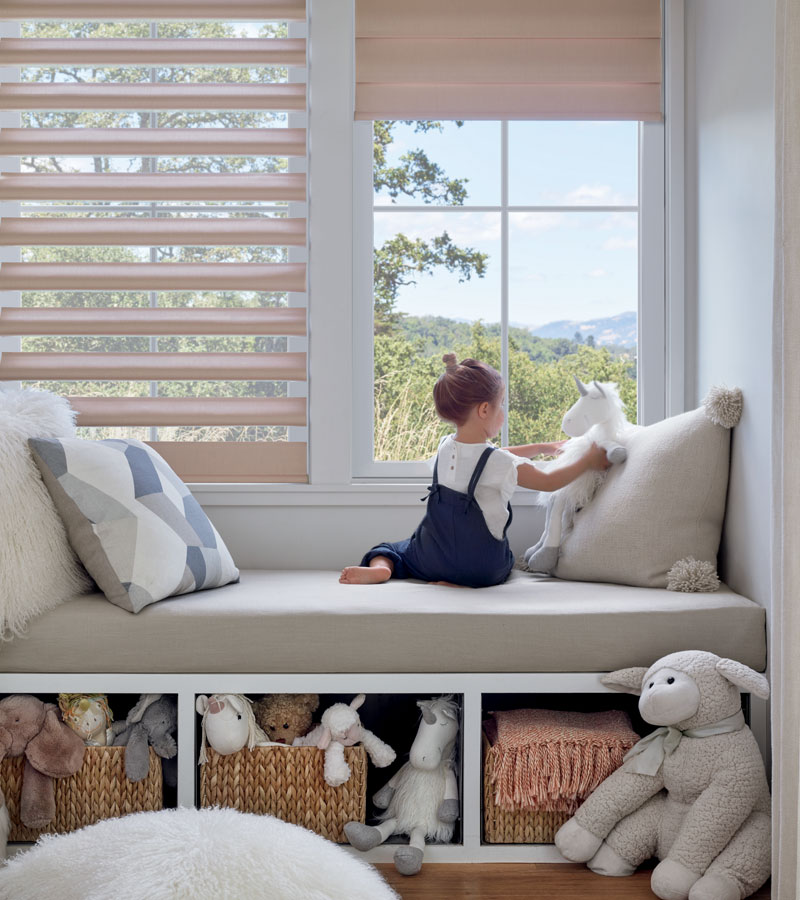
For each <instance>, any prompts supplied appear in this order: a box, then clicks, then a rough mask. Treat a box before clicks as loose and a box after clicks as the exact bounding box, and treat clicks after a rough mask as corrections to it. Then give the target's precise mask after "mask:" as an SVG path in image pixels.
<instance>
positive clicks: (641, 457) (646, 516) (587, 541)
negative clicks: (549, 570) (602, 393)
mask: <svg viewBox="0 0 800 900" xmlns="http://www.w3.org/2000/svg"><path fill="white" fill-rule="evenodd" d="M730 440H731V436H730V431H729V430H728V428H725V427H722V425H719V424H714V422H712V421H711V419H710V418H709V416H708V414H707V412H706V410H705V409H704V408H703V407H701V408H700V409H696V410H693V411H692V412H688V413H684V414H683V415H680V416H674V417H673V418H671V419H665V420H664V421H663V422H657V423H656V424H654V425H649V426H647V427H646V428H640V429H638V430H636V431H635V432H634V433H633V434H632V436H631V437H630V439H628V440H627V441H626V447H627V450H628V459H627V461H626V462H624V463H622V464H621V465H618V466H613V467H612V468H611V469H610V470H609V472H608V475H607V477H606V479H605V480H604V481H603V483H602V485H601V486H600V488H599V490H598V491H597V493H596V494H595V496H594V499H593V500H592V501H591V503H589V504H588V505H587V506H586V507H585V508H584V509H582V510H581V511H580V512H579V513H577V515H576V516H575V523H574V527H573V529H572V531H571V532H570V533H569V534H568V535H567V536H566V537H565V539H564V541H563V543H562V545H561V555H560V556H559V559H558V565H557V567H556V569H555V572H554V573H553V574H554V575H556V576H557V577H558V578H567V579H570V580H573V581H610V582H615V583H616V584H630V585H635V586H639V587H654V588H665V587H666V586H667V572H668V571H669V570H670V569H671V568H672V566H673V565H674V564H675V563H676V562H677V561H678V560H681V559H684V558H685V557H688V556H693V557H695V559H698V560H706V561H708V562H710V563H713V564H714V565H716V560H717V551H718V549H719V542H720V535H721V532H722V520H723V518H724V515H725V498H726V494H727V489H728V465H729V457H730Z"/></svg>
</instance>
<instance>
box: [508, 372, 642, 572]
mask: <svg viewBox="0 0 800 900" xmlns="http://www.w3.org/2000/svg"><path fill="white" fill-rule="evenodd" d="M574 377H575V384H576V385H577V388H578V392H579V393H580V397H579V398H578V399H577V401H576V402H575V403H574V404H573V405H572V406H571V407H570V408H569V409H568V410H567V412H566V414H565V416H564V419H563V421H562V423H561V429H562V431H563V432H564V434H566V435H568V436H569V437H570V440H569V441H567V443H566V444H565V445H564V449H563V451H562V453H561V455H560V456H559V457H558V459H557V460H555V461H553V462H551V463H548V464H546V465H547V468H548V469H556V468H560V467H561V466H564V465H569V463H572V462H575V461H576V460H577V459H579V458H580V457H581V456H583V455H584V454H585V453H586V451H587V450H588V449H589V447H590V446H591V445H592V444H593V443H594V444H598V445H599V446H600V447H602V448H603V449H604V450H605V451H606V456H608V459H609V462H611V463H615V464H616V463H621V462H625V460H626V459H627V457H628V451H627V450H626V449H625V447H624V446H623V444H624V442H625V439H626V437H627V436H628V435H629V434H630V432H631V431H633V429H634V428H635V427H636V426H635V425H631V424H630V422H628V420H627V419H626V418H625V410H624V406H623V403H622V401H621V400H620V397H619V393H618V391H617V386H616V384H614V383H613V382H610V381H609V382H603V383H600V382H597V381H593V382H592V383H591V385H585V384H584V383H583V382H582V381H581V380H580V378H578V376H577V375H575V376H574ZM604 477H605V472H600V471H596V470H594V469H591V470H589V471H588V472H584V473H583V475H579V476H578V477H577V478H576V479H575V480H574V481H572V482H570V483H569V484H567V485H565V486H564V487H562V488H560V489H559V490H557V491H553V492H552V493H549V494H546V495H542V494H540V495H539V496H540V497H541V498H542V502H543V503H544V504H546V505H547V518H546V519H545V525H544V533H543V534H542V536H541V538H540V539H539V542H538V543H537V544H534V546H533V547H530V548H529V549H528V550H526V551H525V563H526V565H527V567H528V569H529V570H530V571H531V572H546V573H550V572H552V571H553V570H554V569H555V567H556V563H557V562H558V554H559V550H560V547H561V540H562V537H563V535H564V534H565V532H566V531H568V530H569V528H570V527H571V525H572V520H573V517H574V515H575V513H576V512H577V511H578V510H579V509H582V508H583V507H584V506H586V504H587V503H588V502H589V501H590V500H591V499H592V497H593V496H594V495H595V492H596V491H597V488H598V487H599V485H600V482H601V481H602V480H603V478H604Z"/></svg>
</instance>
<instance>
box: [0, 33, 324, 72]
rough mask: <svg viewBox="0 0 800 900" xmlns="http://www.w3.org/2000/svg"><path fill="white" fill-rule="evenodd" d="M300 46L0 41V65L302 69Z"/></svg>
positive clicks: (283, 42)
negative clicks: (267, 67) (214, 66)
mask: <svg viewBox="0 0 800 900" xmlns="http://www.w3.org/2000/svg"><path fill="white" fill-rule="evenodd" d="M305 62H306V42H305V41H304V40H289V39H288V38H267V39H264V38H186V39H181V40H170V39H168V38H155V39H151V38H87V39H75V40H65V39H59V38H26V39H20V38H3V39H2V40H0V66H41V65H48V64H53V63H59V64H61V65H90V66H103V65H115V66H122V65H125V66H157V65H171V66H177V65H181V66H184V65H198V66H211V65H224V64H226V63H227V64H231V65H247V66H303V65H305Z"/></svg>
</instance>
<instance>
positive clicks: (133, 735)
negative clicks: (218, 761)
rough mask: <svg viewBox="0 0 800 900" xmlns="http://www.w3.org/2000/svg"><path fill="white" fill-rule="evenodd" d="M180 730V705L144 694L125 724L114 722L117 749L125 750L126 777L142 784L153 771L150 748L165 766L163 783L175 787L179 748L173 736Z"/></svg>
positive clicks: (161, 697)
mask: <svg viewBox="0 0 800 900" xmlns="http://www.w3.org/2000/svg"><path fill="white" fill-rule="evenodd" d="M177 727H178V704H177V702H176V701H175V699H174V698H173V697H170V696H168V695H166V694H142V696H141V697H140V698H139V702H138V703H137V704H136V706H134V708H133V709H132V710H131V711H130V712H129V713H128V717H127V719H126V720H125V721H124V722H114V724H113V725H112V728H113V729H114V746H115V747H125V774H126V775H127V776H128V778H129V779H130V780H131V781H141V780H142V779H143V778H146V777H147V773H148V772H149V771H150V753H149V750H148V748H149V747H152V748H153V750H155V752H156V753H157V754H158V756H160V757H161V758H162V759H163V760H164V762H163V772H164V783H165V784H167V785H168V786H170V787H174V786H175V785H176V784H177V782H178V772H177V767H176V762H177V760H176V759H175V757H176V755H177V753H178V745H177V744H176V743H175V738H174V737H173V733H174V732H175V731H176V729H177Z"/></svg>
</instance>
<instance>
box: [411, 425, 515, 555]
mask: <svg viewBox="0 0 800 900" xmlns="http://www.w3.org/2000/svg"><path fill="white" fill-rule="evenodd" d="M491 446H493V445H492V444H490V443H488V441H487V442H486V443H485V444H464V443H462V442H461V441H457V440H456V439H455V435H452V434H450V435H448V436H447V437H446V438H443V439H442V442H441V444H439V453H438V457H439V469H438V473H439V484H443V485H444V486H445V487H449V488H451V489H452V490H454V491H459V492H460V493H462V494H466V493H467V488H468V487H469V481H470V478H472V473H473V472H474V471H475V466H476V465H477V464H478V460H479V459H480V458H481V454H482V453H483V451H484V450H485V449H486V448H487V447H491ZM435 459H436V457H432V458H431V459H430V460H429V465H430V467H431V471H433V463H434V461H435ZM525 464H528V465H530V460H527V459H524V458H523V457H522V456H515V454H513V453H509V452H508V450H500V449H497V450H495V451H494V453H492V454H491V456H490V457H489V459H488V460H487V462H486V467H485V468H484V470H483V474H482V475H481V477H480V480H479V481H478V486H477V487H476V488H475V500H476V501H477V502H478V506H479V507H480V508H481V512H482V513H483V518H484V520H485V521H486V526H487V528H488V529H489V531H490V532H491V533H492V535H493V536H494V537H496V538H497V540H502V538H503V529H504V528H505V527H506V522H507V521H508V502H509V500H510V499H511V496H512V494H513V493H514V489H515V488H516V486H517V469H518V468H519V466H521V465H525Z"/></svg>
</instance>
